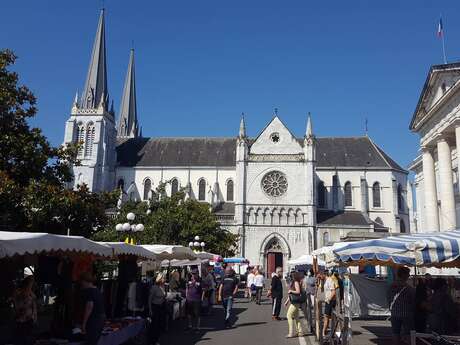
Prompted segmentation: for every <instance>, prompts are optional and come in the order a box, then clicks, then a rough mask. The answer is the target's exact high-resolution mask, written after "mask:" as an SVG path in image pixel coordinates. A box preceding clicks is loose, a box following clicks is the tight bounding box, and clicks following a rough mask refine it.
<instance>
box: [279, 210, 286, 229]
mask: <svg viewBox="0 0 460 345" xmlns="http://www.w3.org/2000/svg"><path fill="white" fill-rule="evenodd" d="M286 224H287V213H286V210H285V209H284V208H281V209H280V225H286Z"/></svg>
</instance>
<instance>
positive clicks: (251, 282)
mask: <svg viewBox="0 0 460 345" xmlns="http://www.w3.org/2000/svg"><path fill="white" fill-rule="evenodd" d="M248 269H249V268H248ZM254 278H255V274H254V270H253V269H249V272H248V276H247V278H246V290H247V297H248V298H249V301H253V300H254V297H253V296H254V295H253V294H252V290H253V287H254V288H255V285H254Z"/></svg>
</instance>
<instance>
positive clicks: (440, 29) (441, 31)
mask: <svg viewBox="0 0 460 345" xmlns="http://www.w3.org/2000/svg"><path fill="white" fill-rule="evenodd" d="M437 35H438V37H442V36H443V35H444V29H443V27H442V18H439V24H438V33H437Z"/></svg>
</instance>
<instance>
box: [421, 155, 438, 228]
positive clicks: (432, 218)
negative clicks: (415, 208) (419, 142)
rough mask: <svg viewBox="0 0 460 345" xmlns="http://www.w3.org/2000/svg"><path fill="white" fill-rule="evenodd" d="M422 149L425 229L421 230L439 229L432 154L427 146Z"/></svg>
mask: <svg viewBox="0 0 460 345" xmlns="http://www.w3.org/2000/svg"><path fill="white" fill-rule="evenodd" d="M422 149H423V158H422V159H423V185H424V192H425V219H426V229H423V231H424V232H429V231H439V214H438V198H437V192H436V175H435V171H434V159H433V154H432V153H431V151H430V150H429V148H427V147H424V148H422Z"/></svg>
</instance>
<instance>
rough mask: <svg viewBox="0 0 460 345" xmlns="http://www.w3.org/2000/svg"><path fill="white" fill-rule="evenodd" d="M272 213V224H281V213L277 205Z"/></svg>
mask: <svg viewBox="0 0 460 345" xmlns="http://www.w3.org/2000/svg"><path fill="white" fill-rule="evenodd" d="M271 214H272V225H279V224H280V213H279V211H278V209H277V208H276V207H275V208H274V209H273V210H272V212H271Z"/></svg>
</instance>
